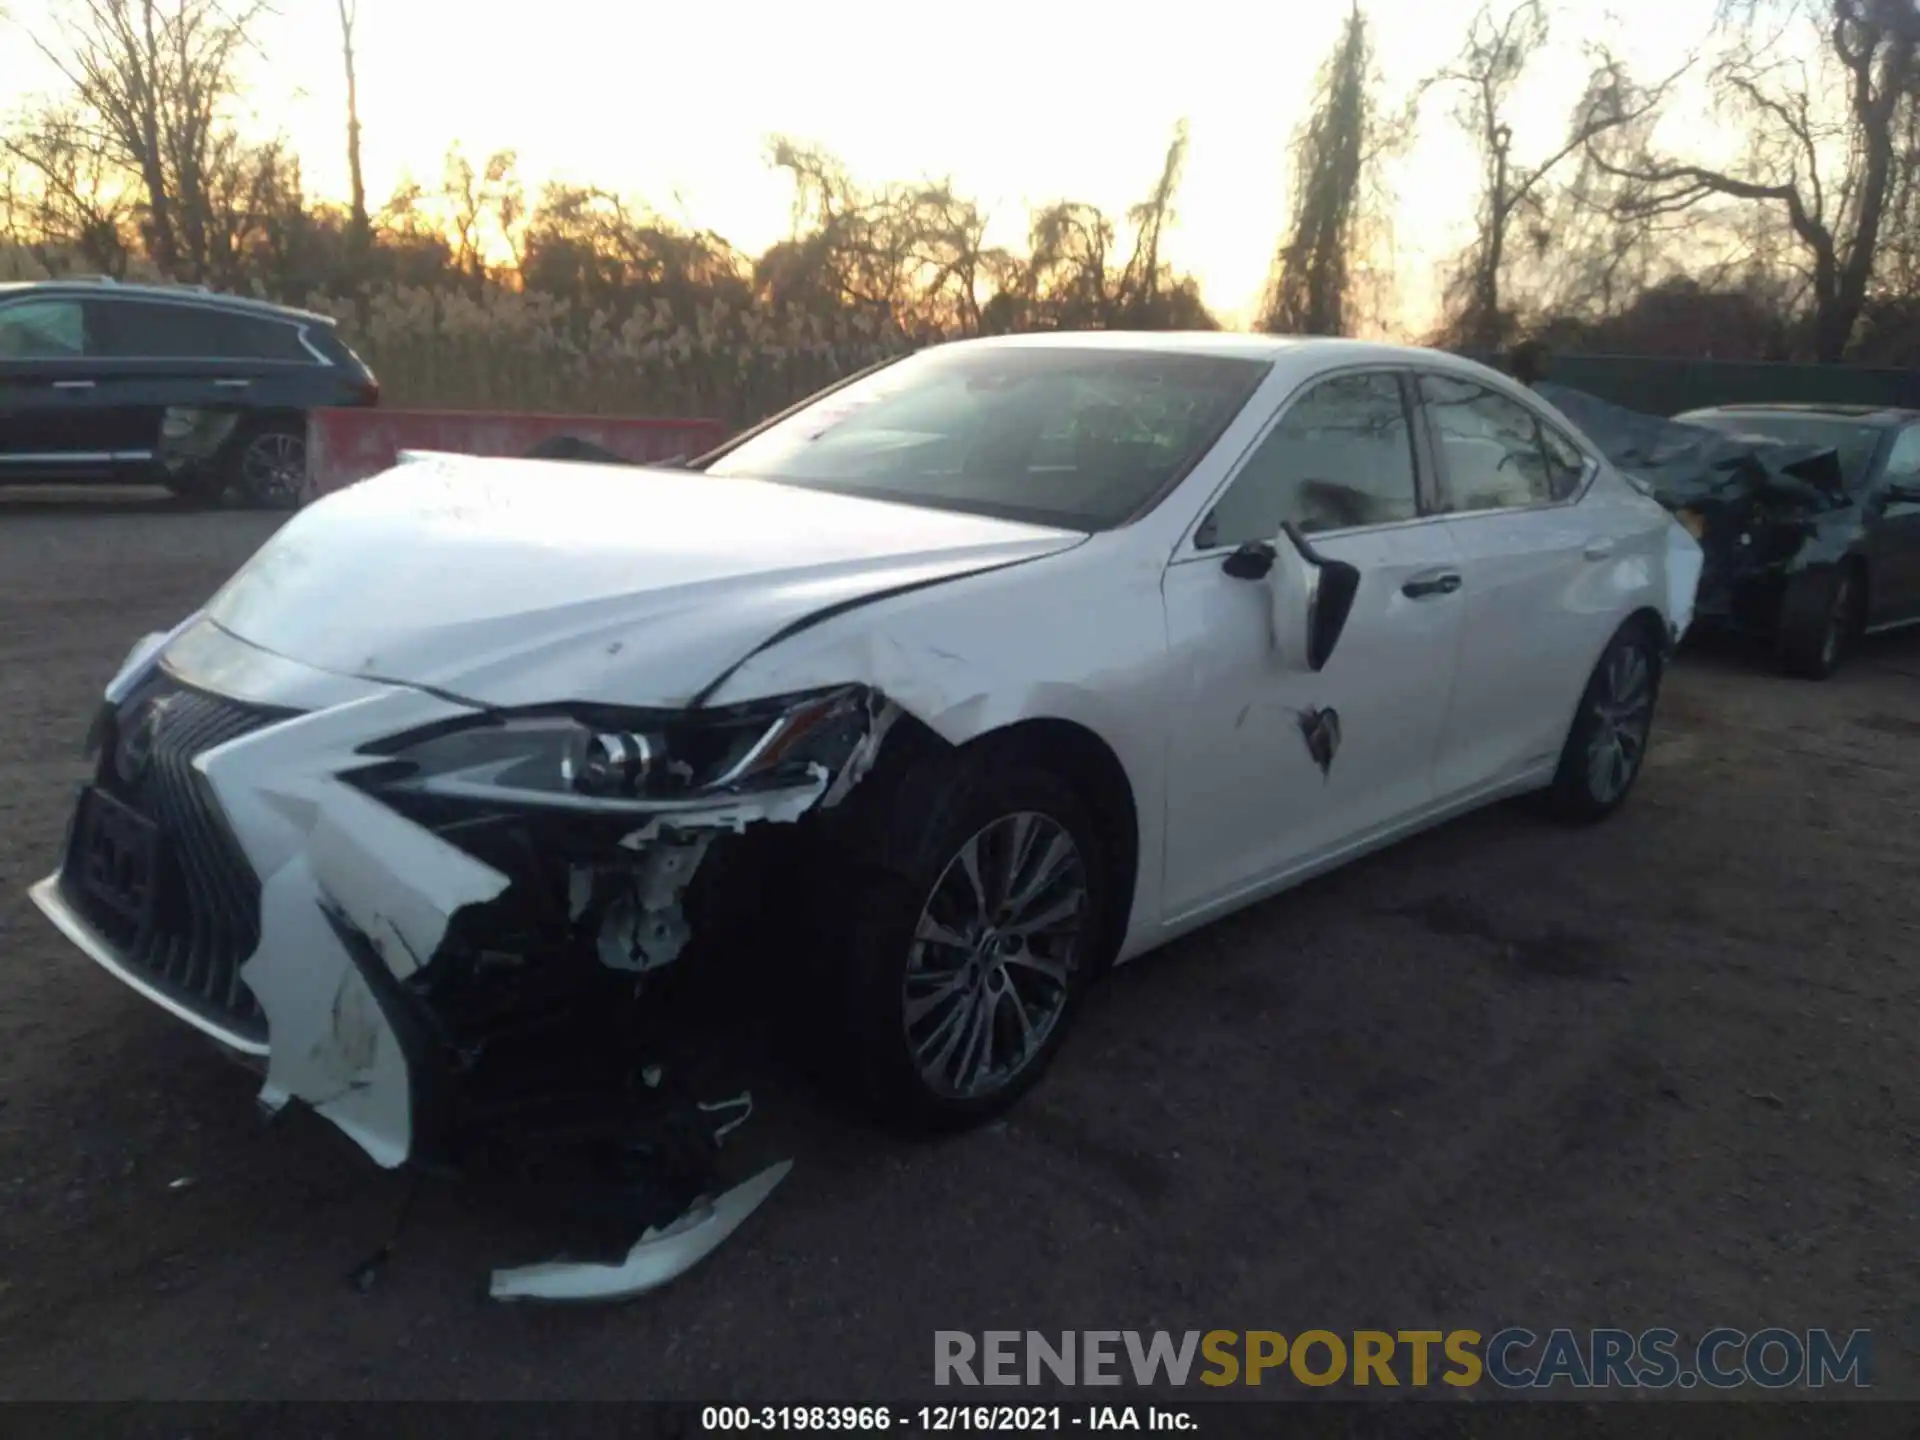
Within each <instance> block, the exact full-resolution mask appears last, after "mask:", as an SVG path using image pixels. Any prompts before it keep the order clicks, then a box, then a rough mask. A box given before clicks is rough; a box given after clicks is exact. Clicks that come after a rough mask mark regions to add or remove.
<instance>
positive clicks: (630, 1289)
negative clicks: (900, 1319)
mask: <svg viewBox="0 0 1920 1440" xmlns="http://www.w3.org/2000/svg"><path fill="white" fill-rule="evenodd" d="M148 648H149V653H148V654H146V655H144V656H143V655H141V654H140V653H139V652H136V655H135V656H134V657H132V658H131V659H130V661H129V665H128V666H127V667H126V668H125V669H124V670H123V672H122V675H121V676H120V677H119V678H118V679H116V681H115V683H114V686H113V687H111V688H110V690H109V695H108V700H107V703H106V704H105V705H103V707H102V709H101V712H100V715H99V717H98V719H97V720H96V722H95V725H94V729H93V733H92V737H91V739H92V743H93V745H94V747H95V756H96V758H95V762H94V770H93V774H92V778H91V780H90V783H89V784H88V785H86V786H85V787H84V788H83V790H82V792H81V795H80V797H79V800H78V803H77V806H76V810H75V815H74V819H73V823H72V825H71V826H70V830H69V835H68V839H67V843H66V850H65V853H64V855H63V856H62V860H61V865H60V868H59V870H58V871H57V872H56V873H55V874H54V875H53V876H50V877H49V878H48V879H46V880H45V881H43V882H41V883H40V884H39V885H38V886H36V887H35V888H34V891H33V896H34V899H35V901H36V903H37V904H38V905H39V906H40V908H41V909H42V910H43V911H44V912H45V913H46V914H47V915H48V916H49V918H50V919H52V920H53V922H54V923H55V924H56V925H57V926H58V927H59V928H60V929H61V930H62V931H63V932H64V933H65V934H66V935H67V936H68V938H69V939H71V940H72V941H74V942H75V943H76V944H77V945H78V946H79V947H80V948H81V949H82V950H84V951H85V952H86V953H87V954H89V955H90V956H92V957H93V958H94V959H95V960H96V961H98V962H99V963H100V964H101V965H103V966H104V967H105V968H107V969H108V970H109V971H111V972H112V973H113V974H115V975H116V976H118V977H119V978H120V979H122V980H123V981H125V982H126V983H128V984H129V985H131V986H132V987H133V988H135V989H136V990H138V991H140V992H141V993H142V994H144V995H146V996H147V997H148V998H149V999H151V1000H153V1001H155V1002H156V1003H158V1004H160V1005H161V1006H163V1007H164V1008H166V1009H167V1010H169V1011H170V1012H172V1013H173V1014H174V1015H176V1016H178V1017H180V1018H182V1019H184V1020H186V1021H187V1022H189V1023H191V1024H193V1025H195V1026H196V1027H197V1028H199V1029H201V1030H202V1031H204V1032H206V1033H207V1034H209V1035H211V1036H212V1037H213V1038H214V1039H215V1040H217V1041H218V1042H219V1043H220V1044H222V1045H223V1046H224V1047H226V1048H227V1049H229V1050H230V1051H233V1052H236V1053H238V1054H239V1055H241V1056H243V1057H246V1058H248V1059H249V1060H250V1061H251V1062H252V1063H253V1064H254V1065H255V1066H256V1067H258V1068H261V1069H262V1070H264V1076H265V1078H264V1084H263V1087H262V1091H261V1099H262V1102H263V1104H264V1105H265V1106H266V1107H267V1108H268V1109H270V1110H277V1109H279V1108H280V1107H282V1106H285V1105H286V1104H288V1103H289V1102H290V1101H294V1100H298V1101H300V1102H303V1103H304V1104H306V1105H308V1106H311V1107H312V1108H313V1109H314V1110H316V1111H317V1112H318V1113H320V1114H321V1115H323V1116H325V1117H326V1118H327V1119H329V1120H330V1121H332V1122H333V1123H334V1124H335V1125H337V1126H338V1127H339V1128H340V1129H341V1130H342V1131H344V1132H345V1133H346V1134H347V1135H349V1136H350V1137H351V1138H352V1139H354V1140H355V1141H356V1142H357V1143H358V1144H359V1145H360V1146H361V1148H363V1149H364V1150H365V1151H366V1152H367V1153H368V1154H369V1155H370V1156H372V1158H373V1159H374V1160H375V1161H377V1162H378V1163H379V1164H381V1165H383V1166H389V1167H392V1166H398V1165H401V1164H412V1165H417V1166H423V1167H431V1168H434V1169H442V1170H452V1171H462V1172H466V1171H471V1170H474V1169H476V1168H481V1167H485V1168H488V1169H491V1170H498V1169H500V1168H502V1167H504V1168H507V1169H509V1170H512V1169H515V1168H516V1167H517V1168H518V1169H519V1170H520V1171H521V1172H523V1173H524V1174H525V1175H527V1176H531V1177H534V1179H535V1183H536V1186H544V1187H546V1188H549V1189H553V1188H565V1187H566V1186H569V1185H572V1184H574V1182H576V1181H577V1182H579V1185H580V1186H581V1187H583V1188H586V1189H592V1188H594V1187H596V1186H597V1187H598V1188H599V1190H600V1192H601V1195H602V1200H603V1201H604V1200H605V1198H606V1197H607V1196H608V1195H611V1196H612V1197H613V1201H614V1204H615V1205H616V1206H617V1209H618V1219H619V1221H620V1223H621V1224H624V1226H625V1227H626V1229H627V1231H628V1240H629V1241H631V1242H632V1245H631V1249H629V1250H627V1251H626V1253H625V1254H624V1255H614V1256H612V1257H611V1258H610V1260H609V1261H608V1263H606V1264H597V1265H596V1264H588V1265H576V1264H563V1265H554V1266H542V1267H534V1268H533V1269H531V1270H525V1271H506V1272H498V1273H497V1274H496V1276H495V1284H494V1293H495V1294H496V1295H498V1296H500V1297H501V1298H546V1299H593V1298H613V1297H617V1296H620V1295H626V1294H632V1293H636V1292H637V1291H639V1290H643V1289H647V1288H650V1287H651V1286H653V1285H657V1284H660V1283H664V1281H665V1280H667V1279H671V1278H672V1277H673V1275H675V1274H678V1273H680V1271H682V1270H684V1269H685V1268H687V1267H688V1266H689V1265H691V1264H693V1263H695V1262H697V1260H698V1259H700V1258H701V1256H703V1255H704V1254H706V1253H707V1252H708V1251H709V1250H711V1249H712V1248H713V1246H714V1245H717V1244H718V1243H719V1241H720V1240H721V1239H723V1238H725V1236H726V1234H728V1233H730V1232H731V1230H732V1229H733V1228H734V1227H735V1226H737V1225H738V1224H739V1223H740V1222H741V1220H743V1219H744V1218H745V1216H746V1214H747V1213H750V1211H751V1210H752V1208H753V1207H754V1206H755V1205H757V1204H758V1203H759V1201H760V1200H761V1199H763V1198H764V1197H765V1195H766V1193H767V1192H769V1191H770V1190H771V1189H772V1187H773V1185H774V1184H776V1183H777V1182H778V1180H779V1179H780V1177H781V1176H782V1175H784V1174H785V1167H784V1165H782V1166H776V1167H773V1168H772V1169H770V1170H763V1171H762V1172H761V1173H759V1174H757V1175H755V1176H752V1177H748V1178H745V1179H743V1180H741V1181H740V1183H738V1184H732V1185H731V1188H729V1185H730V1184H731V1182H730V1181H729V1180H728V1179H727V1178H726V1177H725V1176H724V1171H725V1169H726V1165H725V1161H724V1158H723V1151H722V1142H723V1140H724V1139H725V1138H726V1136H727V1135H728V1134H729V1133H731V1132H732V1131H733V1130H734V1129H735V1128H736V1127H737V1126H738V1125H739V1124H740V1123H741V1122H742V1121H743V1120H744V1119H745V1118H746V1116H747V1114H749V1113H750V1112H751V1097H750V1096H747V1095H740V1094H737V1093H722V1094H717V1095H710V1094H702V1093H698V1092H696V1091H695V1090H692V1089H690V1088H688V1087H687V1086H686V1085H685V1084H683V1083H680V1081H679V1078H678V1076H677V1075H676V1074H675V1073H674V1072H673V1069H672V1067H666V1066H663V1065H662V1063H661V1059H662V1056H663V1054H664V1053H665V1052H666V1049H667V1046H666V1044H665V1041H666V1038H667V1037H666V1035H665V1034H664V1032H663V1026H665V1025H668V1024H670V1023H671V1022H670V1020H666V1019H663V1016H662V1014H661V1008H660V1007H659V1006H658V1005H657V1004H655V1003H653V1001H654V999H655V993H654V992H655V988H656V985H657V984H658V983H659V981H660V980H661V978H662V972H663V971H665V970H667V969H668V967H674V966H684V965H685V964H686V963H687V960H688V958H689V957H690V956H694V955H698V954H699V953H701V951H702V950H703V949H704V950H707V951H714V950H718V949H723V948H725V947H727V946H729V945H735V944H738V943H739V941H740V937H741V936H742V935H743V934H745V933H747V930H748V928H750V927H751V925H752V924H753V923H754V917H755V915H756V912H757V911H758V908H759V907H758V905H757V904H756V901H758V900H759V899H760V898H761V897H762V896H763V895H765V894H767V893H770V892H772V891H773V890H775V889H777V887H778V883H779V880H780V879H781V877H783V876H784V877H790V876H791V875H792V873H793V868H794V867H793V866H792V864H791V863H790V859H791V847H792V846H793V844H794V842H795V838H796V834H797V831H798V828H799V827H797V825H796V822H800V821H802V820H803V818H804V817H807V816H808V815H810V813H811V812H813V811H815V810H816V809H819V808H823V807H831V806H833V805H835V804H837V803H838V802H839V800H840V799H841V798H842V797H843V796H844V795H846V794H847V793H848V791H849V790H850V789H851V787H852V786H853V785H855V784H857V783H858V782H859V780H860V778H861V777H862V776H863V775H864V774H865V773H866V771H867V769H868V768H869V767H870V766H871V764H872V763H873V760H874V757H875V754H876V752H877V749H878V746H879V745H880V743H881V741H882V740H883V738H884V737H885V734H886V732H887V729H888V727H889V726H890V724H891V723H892V721H893V719H894V718H895V715H896V712H894V711H893V710H892V708H891V707H890V706H889V705H887V704H886V703H885V702H884V701H883V700H882V699H881V698H880V697H879V696H877V695H876V694H874V693H873V692H871V691H868V690H865V689H862V688H859V687H844V688H840V689H835V690H830V691H825V692H818V693H814V694H809V695H802V696H792V697H783V698H782V699H779V700H776V701H772V702H767V703H764V704H756V705H747V706H737V707H731V708H726V709H713V710H704V711H681V712H676V711H610V710H606V709H604V708H602V709H582V708H578V707H565V706H555V707H549V708H542V709H537V710H528V711H520V712H513V713H505V714H503V713H499V712H494V711H487V710H483V709H479V708H476V707H473V706H468V705H465V704H462V703H461V702H459V701H457V700H454V699H450V698H448V697H444V696H439V695H431V694H427V693H425V692H423V691H419V690H415V689H411V688H408V687H402V686H391V685H383V684H374V683H371V682H362V681H351V682H349V681H345V680H343V679H342V678H341V677H337V676H326V675H321V674H319V673H318V672H307V671H304V670H303V667H295V666H293V665H292V662H287V661H284V660H282V659H280V658H279V657H268V656H267V655H266V654H265V652H254V651H252V647H248V646H246V645H245V644H244V642H240V641H237V640H235V639H233V637H231V636H226V635H224V634H222V633H220V632H218V631H217V630H215V629H213V628H212V627H210V626H208V625H207V624H206V622H200V623H199V624H198V625H197V626H194V627H190V628H189V629H188V631H187V633H185V634H184V635H181V636H179V637H178V638H177V639H176V640H175V642H174V643H172V644H171V645H170V646H153V647H148ZM160 650H165V651H166V663H161V661H160V659H159V657H158V652H159V651H160ZM210 659H217V660H218V661H219V663H214V664H210V663H207V662H208V661H209V660H210ZM230 691H232V692H238V693H227V692H230ZM556 1177H558V1178H556ZM600 1208H601V1209H602V1210H603V1211H604V1210H605V1208H606V1206H605V1204H604V1203H603V1204H602V1205H601V1207H600ZM634 1237H638V1238H637V1239H635V1238H634Z"/></svg>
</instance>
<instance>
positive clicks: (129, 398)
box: [0, 280, 380, 508]
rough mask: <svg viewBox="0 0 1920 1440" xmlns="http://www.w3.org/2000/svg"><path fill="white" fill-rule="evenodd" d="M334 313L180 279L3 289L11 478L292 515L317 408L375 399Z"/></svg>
mask: <svg viewBox="0 0 1920 1440" xmlns="http://www.w3.org/2000/svg"><path fill="white" fill-rule="evenodd" d="M379 397H380V386H379V383H378V382H377V381H376V380H375V379H374V377H373V372H372V371H370V370H369V369H368V368H367V367H366V365H365V364H363V363H362V362H361V360H360V359H359V357H358V356H356V355H355V354H354V353H353V352H352V351H351V350H349V349H348V348H347V347H346V346H345V345H344V344H342V343H341V341H340V338H339V336H337V335H336V334H335V333H334V325H333V321H331V320H329V319H328V318H327V317H326V316H324V315H315V314H311V313H309V312H307V311H305V310H292V309H288V308H286V307H285V306H281V305H270V304H268V303H266V302H265V301H260V300H245V299H240V298H238V297H235V296H229V295H215V294H212V293H209V292H208V291H205V290H202V289H197V288H190V287H184V286H171V285H123V284H116V283H114V282H112V281H77V282H76V281H70V280H56V281H46V282H40V283H33V284H24V285H0V485H7V484H15V483H26V482H49V481H50V482H61V481H86V480H115V481H121V482H138V483H149V482H151V483H158V484H162V485H165V486H166V487H167V488H168V489H170V490H172V491H173V492H174V493H175V494H176V495H179V496H181V497H182V498H184V499H188V500H194V501H210V500H214V499H217V498H218V497H219V496H220V495H221V494H222V493H224V492H227V491H232V492H233V493H234V494H235V495H236V496H237V497H238V498H239V499H241V500H242V501H244V502H246V503H249V504H254V505H263V506H274V507H279V508H288V507H291V506H294V505H297V504H298V503H299V501H300V497H301V492H302V490H303V489H304V486H305V479H306V459H307V428H306V412H307V411H308V410H310V409H314V408H317V407H320V406H343V405H372V404H375V403H377V402H378V400H379Z"/></svg>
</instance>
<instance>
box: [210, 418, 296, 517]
mask: <svg viewBox="0 0 1920 1440" xmlns="http://www.w3.org/2000/svg"><path fill="white" fill-rule="evenodd" d="M229 479H230V482H231V487H232V489H233V492H234V494H235V495H237V496H238V497H239V498H240V501H241V503H243V504H245V505H250V506H252V507H254V508H255V509H259V510H296V509H298V508H299V506H300V500H301V497H302V496H303V495H304V494H305V493H306V488H307V437H306V435H305V434H304V433H303V432H302V431H299V430H296V429H294V428H292V427H291V426H287V425H274V426H270V427H268V428H267V429H264V430H257V431H255V432H254V433H253V434H252V435H249V436H248V437H247V438H246V440H244V441H243V442H242V443H241V445H240V448H239V450H238V451H237V452H236V453H235V455H234V457H233V466H232V473H231V475H230V477H229Z"/></svg>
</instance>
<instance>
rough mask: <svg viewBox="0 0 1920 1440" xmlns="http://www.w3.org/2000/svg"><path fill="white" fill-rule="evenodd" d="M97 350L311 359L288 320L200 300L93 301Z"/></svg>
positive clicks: (138, 355) (143, 356)
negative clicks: (188, 302) (243, 312)
mask: <svg viewBox="0 0 1920 1440" xmlns="http://www.w3.org/2000/svg"><path fill="white" fill-rule="evenodd" d="M93 303H94V311H95V317H94V330H95V333H96V334H97V335H98V336H99V342H100V353H102V354H103V355H107V356H111V357H115V358H119V359H139V360H155V359H160V360H308V361H310V360H312V358H313V357H312V356H311V355H309V354H308V353H307V351H306V348H305V347H304V346H303V345H301V343H300V335H299V331H298V330H297V329H296V328H295V327H294V326H293V325H291V324H288V323H287V322H285V321H280V320H269V319H266V318H264V317H261V316H253V315H239V314H234V313H231V312H228V311H224V310H215V309H212V308H210V307H207V306H201V305H170V304H167V303H165V302H164V301H145V300H97V301H95V302H93Z"/></svg>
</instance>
